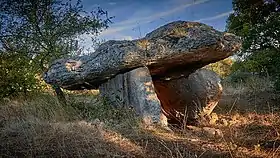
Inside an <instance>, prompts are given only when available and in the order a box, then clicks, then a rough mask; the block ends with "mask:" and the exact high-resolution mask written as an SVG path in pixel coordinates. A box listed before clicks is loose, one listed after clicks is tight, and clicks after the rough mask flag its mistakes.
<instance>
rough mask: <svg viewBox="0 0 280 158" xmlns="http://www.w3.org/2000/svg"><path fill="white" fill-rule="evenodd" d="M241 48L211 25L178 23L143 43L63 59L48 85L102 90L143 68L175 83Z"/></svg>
mask: <svg viewBox="0 0 280 158" xmlns="http://www.w3.org/2000/svg"><path fill="white" fill-rule="evenodd" d="M240 43H241V41H240V39H239V38H238V37H236V36H235V35H233V34H229V33H223V32H219V31H217V30H215V29H213V28H212V27H210V26H207V25H205V24H202V23H198V22H186V21H176V22H172V23H169V24H167V25H164V26H162V27H160V28H158V29H156V30H154V31H152V32H151V33H149V34H147V35H146V37H144V38H142V39H138V40H132V41H127V40H124V41H114V40H111V41H107V42H105V43H104V44H102V45H101V46H100V47H99V48H98V49H97V50H96V51H95V52H94V53H92V54H91V55H85V56H78V57H72V58H67V59H60V60H57V61H55V62H54V63H52V64H51V65H50V67H49V70H48V71H47V72H46V73H45V75H44V80H45V81H46V82H47V83H50V84H56V85H58V86H60V87H62V88H64V89H69V90H78V89H97V88H98V87H99V86H100V85H101V84H102V83H105V82H107V80H109V79H111V78H113V77H115V76H116V75H118V74H122V73H125V72H128V71H130V70H133V69H135V68H137V67H143V66H146V67H148V69H149V71H150V74H151V76H152V78H153V80H157V79H162V78H169V79H170V78H171V79H173V78H177V77H182V76H188V75H189V74H190V73H192V72H194V71H195V70H196V69H198V68H201V67H203V66H205V65H207V64H209V63H211V62H216V61H219V60H221V59H224V58H226V57H228V56H230V55H232V54H233V53H234V52H235V51H237V50H238V48H239V47H240Z"/></svg>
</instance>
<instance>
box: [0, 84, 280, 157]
mask: <svg viewBox="0 0 280 158" xmlns="http://www.w3.org/2000/svg"><path fill="white" fill-rule="evenodd" d="M246 85H248V84H246ZM255 85H259V84H255ZM240 87H243V88H244V86H240ZM240 87H239V88H240ZM251 88H252V87H251ZM233 89H235V91H233ZM256 89H257V88H256ZM225 92H226V94H225V95H224V96H223V99H222V100H221V102H220V105H219V107H218V108H217V109H216V111H215V113H213V114H212V115H211V117H209V118H207V119H205V120H204V122H203V124H204V125H203V126H201V127H188V128H186V129H175V128H174V130H173V132H170V131H167V130H164V129H161V128H159V127H158V128H147V127H143V126H142V125H141V123H140V122H139V120H138V119H137V117H135V115H134V113H133V111H132V110H131V109H114V108H112V107H110V106H108V105H107V104H106V103H104V101H102V100H101V99H100V98H98V96H97V95H96V94H95V93H90V94H80V93H76V94H68V101H69V105H68V106H67V107H62V106H61V105H59V103H58V101H57V100H56V98H55V97H54V96H53V95H51V94H38V95H33V96H32V97H29V98H22V97H16V98H13V99H4V100H3V101H2V102H1V105H0V130H1V134H0V140H1V141H0V153H1V156H0V157H14V156H17V157H174V158H183V157H279V156H280V151H279V145H280V140H278V138H279V131H280V115H279V114H278V108H276V107H277V102H278V100H277V96H278V95H276V94H274V93H272V92H268V91H267V90H266V91H261V90H259V93H256V91H254V92H252V91H246V92H245V90H240V89H238V87H235V88H232V87H229V86H228V87H227V89H226V91H225ZM229 92H231V93H229ZM249 103H250V104H249Z"/></svg>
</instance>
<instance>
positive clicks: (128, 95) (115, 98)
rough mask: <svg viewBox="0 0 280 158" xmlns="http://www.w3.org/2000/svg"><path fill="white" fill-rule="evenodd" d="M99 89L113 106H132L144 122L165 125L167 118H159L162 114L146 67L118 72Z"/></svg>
mask: <svg viewBox="0 0 280 158" xmlns="http://www.w3.org/2000/svg"><path fill="white" fill-rule="evenodd" d="M99 90H100V93H101V95H102V96H104V97H105V98H107V100H108V101H109V103H111V104H112V105H113V106H116V107H122V106H129V107H133V108H134V109H135V111H136V112H137V113H138V114H139V115H140V116H141V117H142V118H143V121H144V123H145V124H147V125H151V124H162V125H163V126H164V125H167V120H166V119H161V118H163V116H161V115H162V114H161V105H160V101H159V99H158V97H157V95H156V93H155V90H154V86H153V81H152V78H151V76H150V72H149V70H148V69H147V68H146V67H140V68H137V69H134V70H132V71H130V72H127V73H124V74H119V75H117V76H115V77H114V78H112V79H110V80H109V81H108V82H106V83H104V84H102V85H101V86H100V87H99Z"/></svg>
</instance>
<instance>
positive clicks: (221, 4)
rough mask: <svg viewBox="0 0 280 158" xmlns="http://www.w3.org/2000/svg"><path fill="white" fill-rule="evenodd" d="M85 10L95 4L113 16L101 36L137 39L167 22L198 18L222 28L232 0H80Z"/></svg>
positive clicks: (216, 27) (91, 8)
mask: <svg viewBox="0 0 280 158" xmlns="http://www.w3.org/2000/svg"><path fill="white" fill-rule="evenodd" d="M83 5H84V7H85V9H86V10H88V11H91V10H94V9H96V8H97V7H101V8H102V9H104V10H106V11H108V13H109V16H115V18H114V19H113V20H112V21H113V24H110V27H109V28H108V29H107V30H105V31H103V33H102V34H101V36H100V37H101V38H102V39H106V40H109V39H115V40H123V39H136V38H139V37H144V36H145V35H146V34H147V33H149V32H151V31H152V30H154V29H156V28H158V27H159V26H162V25H164V24H166V23H168V22H172V21H177V20H185V21H199V22H202V23H206V24H208V25H211V26H213V27H214V28H215V29H217V30H220V31H224V30H225V25H226V19H227V17H228V15H229V14H230V13H231V12H232V1H231V0H83Z"/></svg>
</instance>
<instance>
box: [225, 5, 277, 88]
mask: <svg viewBox="0 0 280 158" xmlns="http://www.w3.org/2000/svg"><path fill="white" fill-rule="evenodd" d="M233 8H234V13H233V14H231V15H230V16H229V18H228V21H227V31H229V32H232V33H235V34H237V35H239V36H241V37H242V39H243V43H242V50H241V51H240V54H239V55H240V58H241V60H240V61H238V62H236V63H235V64H234V65H233V68H234V71H237V70H238V71H244V72H254V73H258V74H259V75H262V76H271V78H272V79H273V80H274V83H275V88H276V89H278V87H279V88H280V80H279V79H280V70H279V66H280V62H279V61H280V56H279V52H280V43H279V42H280V27H279V26H280V1H279V0H234V1H233Z"/></svg>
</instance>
